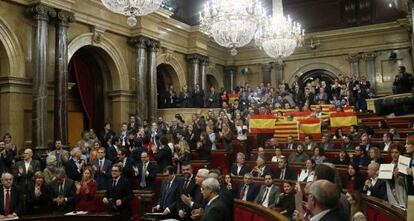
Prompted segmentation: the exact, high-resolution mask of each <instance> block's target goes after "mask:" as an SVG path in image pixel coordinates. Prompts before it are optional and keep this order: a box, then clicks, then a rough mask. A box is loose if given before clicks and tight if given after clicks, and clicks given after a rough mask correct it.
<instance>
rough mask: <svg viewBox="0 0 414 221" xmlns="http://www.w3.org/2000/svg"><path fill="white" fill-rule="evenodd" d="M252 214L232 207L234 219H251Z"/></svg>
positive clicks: (247, 220) (241, 220)
mask: <svg viewBox="0 0 414 221" xmlns="http://www.w3.org/2000/svg"><path fill="white" fill-rule="evenodd" d="M253 217H254V214H253V213H251V212H249V211H246V210H242V209H239V208H235V209H234V220H236V221H253V220H254V219H253Z"/></svg>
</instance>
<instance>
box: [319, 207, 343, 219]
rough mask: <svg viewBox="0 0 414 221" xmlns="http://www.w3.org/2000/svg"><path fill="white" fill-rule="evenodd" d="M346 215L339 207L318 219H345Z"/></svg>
mask: <svg viewBox="0 0 414 221" xmlns="http://www.w3.org/2000/svg"><path fill="white" fill-rule="evenodd" d="M346 217H347V216H346V215H344V214H343V213H342V212H341V211H340V210H339V209H333V210H331V211H329V212H328V213H327V214H325V216H323V217H322V218H321V219H320V220H319V221H347V219H346Z"/></svg>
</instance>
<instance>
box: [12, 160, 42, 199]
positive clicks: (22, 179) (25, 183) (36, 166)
mask: <svg viewBox="0 0 414 221" xmlns="http://www.w3.org/2000/svg"><path fill="white" fill-rule="evenodd" d="M15 167H16V171H15V174H14V177H15V179H16V185H17V187H18V188H20V189H19V190H20V192H21V193H24V192H25V191H26V190H27V189H28V188H29V186H31V185H32V183H33V175H34V174H35V173H36V172H37V171H40V170H41V168H40V163H39V161H37V160H34V159H32V160H31V161H30V166H29V170H26V167H25V164H24V160H21V161H18V162H17V163H16V166H15ZM19 168H23V173H20V172H19Z"/></svg>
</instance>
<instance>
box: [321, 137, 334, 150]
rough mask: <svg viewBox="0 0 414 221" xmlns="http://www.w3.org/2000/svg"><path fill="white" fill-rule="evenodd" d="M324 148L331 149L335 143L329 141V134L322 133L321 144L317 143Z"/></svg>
mask: <svg viewBox="0 0 414 221" xmlns="http://www.w3.org/2000/svg"><path fill="white" fill-rule="evenodd" d="M319 146H320V147H321V148H323V149H324V150H332V149H334V148H335V145H334V144H333V143H331V142H330V139H329V135H323V136H322V140H321V144H320V145H319Z"/></svg>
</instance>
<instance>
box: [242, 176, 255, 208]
mask: <svg viewBox="0 0 414 221" xmlns="http://www.w3.org/2000/svg"><path fill="white" fill-rule="evenodd" d="M258 192H259V189H258V187H257V186H256V185H255V184H254V183H253V176H252V174H250V173H246V174H244V178H243V184H242V185H240V192H239V199H241V200H246V201H249V202H253V201H254V199H255V197H256V196H257V193H258Z"/></svg>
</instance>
